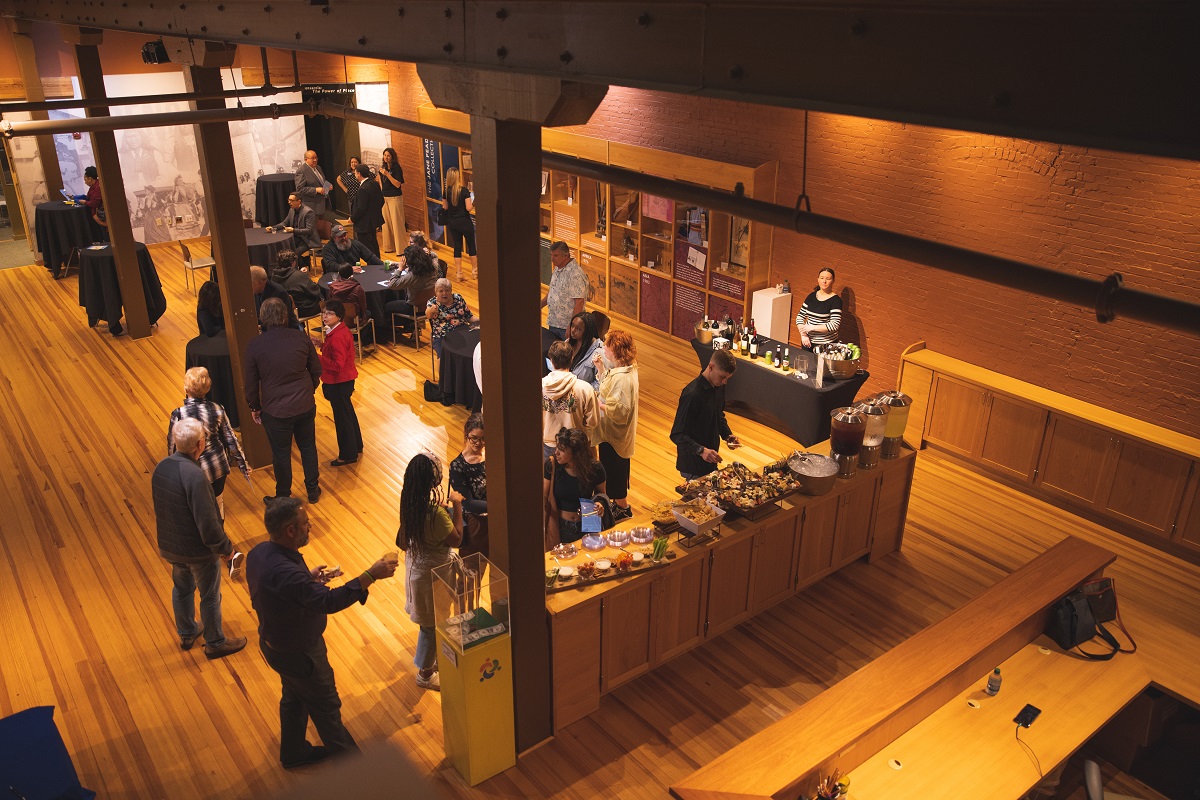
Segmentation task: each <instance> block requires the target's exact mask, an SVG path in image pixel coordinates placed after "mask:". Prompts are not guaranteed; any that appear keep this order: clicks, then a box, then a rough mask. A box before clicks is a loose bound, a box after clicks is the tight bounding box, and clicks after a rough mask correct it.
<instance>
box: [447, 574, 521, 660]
mask: <svg viewBox="0 0 1200 800" xmlns="http://www.w3.org/2000/svg"><path fill="white" fill-rule="evenodd" d="M433 614H434V619H435V620H436V623H437V629H438V631H439V632H440V633H442V634H443V635H444V636H445V637H446V640H447V641H448V642H450V643H451V644H452V645H454V647H455V648H456V649H457V650H458V651H459V652H465V651H467V650H470V649H471V648H472V647H475V646H477V645H480V644H483V643H484V642H486V641H488V640H490V639H494V638H496V637H498V636H502V635H505V634H507V633H508V577H507V576H506V575H505V574H504V573H503V572H501V571H500V570H498V569H496V567H495V566H494V565H493V564H492V563H491V562H490V561H488V560H487V559H486V558H484V557H483V556H482V555H481V554H479V553H472V554H471V555H469V556H466V557H465V558H461V559H454V560H452V561H450V562H449V563H448V564H445V565H443V566H440V567H437V568H436V569H434V570H433Z"/></svg>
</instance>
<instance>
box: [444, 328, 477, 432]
mask: <svg viewBox="0 0 1200 800" xmlns="http://www.w3.org/2000/svg"><path fill="white" fill-rule="evenodd" d="M477 344H479V329H478V328H475V329H471V328H469V327H468V326H466V325H459V326H458V327H457V328H454V329H452V330H451V331H450V332H449V333H447V334H446V336H445V337H444V338H443V339H442V367H441V369H442V371H441V374H440V375H439V376H438V387H439V388H440V389H441V390H442V404H443V405H447V406H451V405H460V406H466V407H467V408H469V409H470V410H472V411H479V410H480V409H481V408H483V395H481V394H480V393H479V385H478V384H477V383H475V345H477Z"/></svg>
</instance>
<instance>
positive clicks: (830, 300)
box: [796, 267, 842, 350]
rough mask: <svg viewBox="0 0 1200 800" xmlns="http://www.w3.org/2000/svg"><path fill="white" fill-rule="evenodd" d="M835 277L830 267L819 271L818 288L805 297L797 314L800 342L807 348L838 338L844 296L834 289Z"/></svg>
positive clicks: (834, 340) (810, 348)
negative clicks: (838, 294) (841, 296)
mask: <svg viewBox="0 0 1200 800" xmlns="http://www.w3.org/2000/svg"><path fill="white" fill-rule="evenodd" d="M834 277H835V276H834V274H833V270H832V269H830V268H829V267H825V268H824V269H823V270H821V271H820V272H819V273H817V286H816V288H815V289H813V290H812V291H811V292H810V293H809V295H808V297H806V298H804V305H802V306H800V313H798V314H796V327H797V328H798V329H799V330H800V342H801V343H802V344H803V345H804V347H805V349H806V350H812V349H813V347H814V346H815V345H819V344H829V343H830V342H836V341H837V340H838V328H840V327H841V325H842V298H840V297H838V296H837V294H835V293H834V291H833V280H834Z"/></svg>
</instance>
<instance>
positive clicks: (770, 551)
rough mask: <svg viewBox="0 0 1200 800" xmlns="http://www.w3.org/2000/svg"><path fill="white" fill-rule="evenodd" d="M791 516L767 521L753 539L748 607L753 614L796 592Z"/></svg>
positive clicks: (794, 538)
mask: <svg viewBox="0 0 1200 800" xmlns="http://www.w3.org/2000/svg"><path fill="white" fill-rule="evenodd" d="M799 516H800V515H799V514H793V515H790V516H788V517H786V518H785V519H782V520H780V521H778V522H775V523H770V522H768V523H767V524H766V525H764V526H763V529H762V530H761V531H759V533H758V535H757V536H755V537H754V550H755V552H754V577H753V579H752V580H751V582H750V607H751V608H752V609H753V611H754V613H755V614H757V613H758V612H760V611H762V610H763V609H765V608H768V607H769V606H773V605H775V604H776V603H778V602H779V601H780V600H783V599H785V598H787V597H790V596H791V595H792V593H793V592H795V591H796V545H797V542H796V523H797V520H798V519H799Z"/></svg>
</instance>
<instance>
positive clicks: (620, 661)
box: [600, 581, 654, 693]
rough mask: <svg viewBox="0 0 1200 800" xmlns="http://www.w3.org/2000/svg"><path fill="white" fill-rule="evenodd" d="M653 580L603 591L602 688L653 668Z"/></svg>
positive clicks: (614, 684)
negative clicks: (651, 637) (651, 666)
mask: <svg viewBox="0 0 1200 800" xmlns="http://www.w3.org/2000/svg"><path fill="white" fill-rule="evenodd" d="M653 586H654V582H653V581H636V582H634V583H631V584H629V585H628V586H623V587H621V588H620V589H614V590H613V591H611V592H609V593H608V594H606V595H604V601H603V604H602V611H601V620H600V627H601V629H602V638H601V641H600V663H601V665H602V666H601V670H600V691H601V692H602V693H603V692H610V691H612V690H613V689H615V688H616V687H618V686H620V685H621V684H622V683H625V682H627V681H630V680H632V679H634V678H636V677H637V676H638V675H641V674H642V673H644V672H646V671H647V670H649V669H650V663H651V652H650V650H651V648H650V633H651V626H652V624H653V617H652V616H651V613H650V597H651V592H652V588H653Z"/></svg>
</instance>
